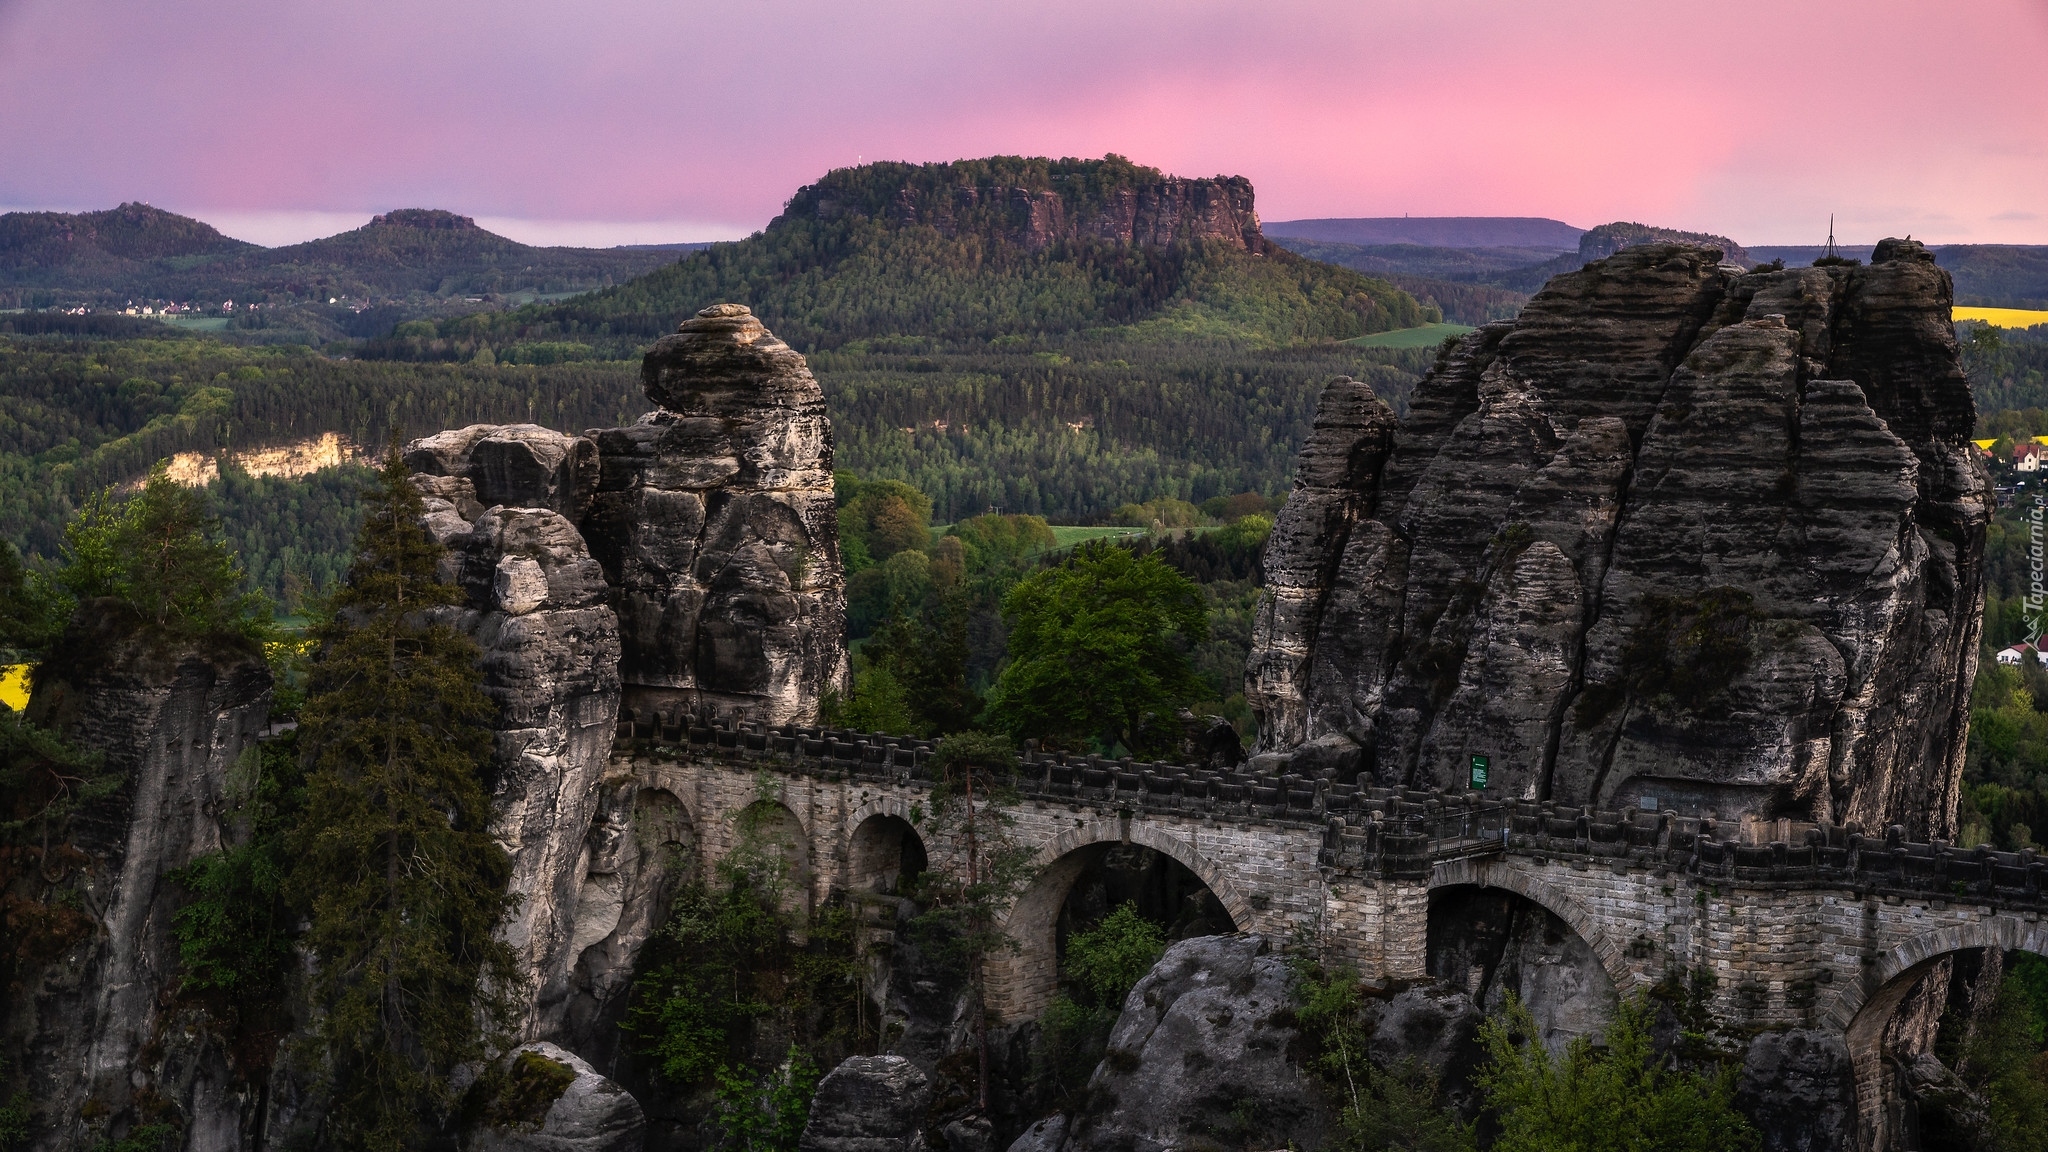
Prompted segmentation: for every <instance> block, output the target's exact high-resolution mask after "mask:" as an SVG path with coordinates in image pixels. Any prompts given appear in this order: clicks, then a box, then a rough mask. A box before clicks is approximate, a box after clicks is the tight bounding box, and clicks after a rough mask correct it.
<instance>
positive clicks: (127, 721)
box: [6, 605, 271, 1149]
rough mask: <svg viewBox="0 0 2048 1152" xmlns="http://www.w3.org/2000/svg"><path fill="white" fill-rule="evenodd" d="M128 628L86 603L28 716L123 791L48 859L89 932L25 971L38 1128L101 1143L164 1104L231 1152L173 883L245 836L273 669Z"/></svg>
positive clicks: (16, 1038) (215, 1060)
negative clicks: (187, 969)
mask: <svg viewBox="0 0 2048 1152" xmlns="http://www.w3.org/2000/svg"><path fill="white" fill-rule="evenodd" d="M100 607H101V608H102V609H103V608H104V606H103V605H102V606H100ZM121 623H122V621H121V620H120V619H119V618H117V617H115V616H114V615H112V614H110V613H104V612H99V613H96V612H95V608H94V606H93V605H87V606H86V607H85V608H84V609H83V610H82V611H81V612H80V613H79V616H78V618H77V620H76V621H75V622H74V624H73V627H72V632H71V634H70V635H69V636H67V637H66V639H65V641H64V643H63V644H62V645H61V646H60V649H59V653H58V655H57V656H55V657H53V658H52V660H51V661H50V662H49V663H48V664H46V665H45V666H44V668H43V671H42V674H41V675H39V677H38V680H37V683H36V690H35V695H34V697H33V699H32V700H31V701H30V708H29V713H30V717H31V718H32V719H34V720H35V721H36V722H37V723H39V724H41V725H44V726H46V727H48V728H51V729H53V730H55V731H57V732H59V733H61V734H63V735H64V736H66V737H67V738H68V739H70V740H71V741H72V742H73V744H74V745H75V746H76V747H78V748H79V749H81V750H83V751H88V752H95V753H98V754H99V755H100V756H101V757H102V761H101V767H102V769H103V770H106V771H108V772H111V773H113V774H115V775H117V776H118V777H119V779H120V785H119V790H118V791H117V792H116V793H115V795H114V797H113V798H112V799H111V800H110V801H107V802H103V803H101V804H98V805H95V806H94V807H93V808H92V809H91V810H90V812H89V814H81V817H80V818H77V819H74V820H73V821H72V825H71V828H70V830H69V835H68V836H67V837H66V842H65V843H64V844H61V845H54V846H52V847H53V849H54V850H53V851H52V852H51V853H50V854H49V856H48V857H46V858H45V859H44V860H43V861H42V862H41V866H40V879H41V880H43V881H45V882H47V883H49V884H50V885H52V887H53V888H55V889H57V890H58V893H59V894H60V897H61V895H62V894H67V893H68V894H69V895H71V896H73V897H74V898H75V899H73V900H71V901H70V903H71V904H72V905H73V906H75V907H77V908H79V909H82V910H83V911H84V912H85V913H86V914H87V916H88V917H89V918H90V921H91V923H90V925H88V926H87V927H86V929H85V930H84V931H81V932H79V933H77V934H75V935H74V936H73V938H72V941H71V943H70V944H69V945H68V947H66V948H65V950H64V951H63V952H62V954H60V955H58V956H56V957H54V958H53V960H52V962H51V963H48V964H47V965H45V966H43V967H42V969H41V971H40V972H21V973H17V975H18V976H19V977H21V978H23V979H24V983H25V984H26V987H24V988H23V989H22V990H21V992H20V993H18V994H14V995H10V996H9V997H8V998H7V1000H6V1008H7V1018H6V1028H7V1032H8V1033H9V1039H10V1040H11V1041H13V1043H12V1044H10V1045H9V1046H10V1047H17V1046H18V1049H17V1050H18V1051H19V1052H20V1053H21V1068H22V1070H23V1071H24V1072H26V1073H27V1074H28V1076H29V1077H30V1080H31V1083H30V1087H29V1096H30V1098H31V1100H33V1101H34V1103H35V1106H36V1109H37V1112H38V1114H39V1118H40V1123H38V1124H37V1125H36V1126H35V1129H34V1130H35V1132H36V1134H37V1138H38V1140H39V1143H37V1144H35V1145H33V1146H32V1147H35V1148H37V1149H45V1148H47V1149H57V1148H85V1147H92V1146H94V1145H95V1144H96V1143H97V1142H98V1141H99V1139H100V1138H101V1137H102V1136H103V1135H107V1134H108V1133H107V1132H106V1131H105V1130H104V1129H103V1126H104V1125H107V1124H109V1123H111V1124H112V1125H114V1129H113V1132H112V1134H114V1135H118V1134H119V1133H120V1132H121V1131H125V1130H126V1128H127V1127H128V1126H130V1125H132V1124H134V1123H136V1122H137V1121H136V1117H137V1115H138V1110H141V1109H144V1108H145V1107H146V1106H147V1105H148V1104H149V1103H150V1102H151V1101H152V1100H169V1101H174V1102H175V1103H176V1104H177V1106H178V1109H179V1110H180V1111H181V1112H182V1113H183V1114H184V1115H186V1116H187V1117H190V1118H191V1122H192V1125H193V1129H192V1133H193V1140H194V1143H192V1144H191V1146H192V1147H195V1148H197V1147H234V1146H236V1145H237V1143H238V1129H239V1127H240V1124H241V1117H242V1115H243V1110H244V1104H245V1103H246V1102H245V1101H244V1100H243V1099H242V1098H241V1092H242V1090H243V1089H242V1088H241V1087H238V1086H237V1085H236V1083H235V1080H234V1078H233V1077H232V1076H231V1075H230V1069H229V1064H228V1060H229V1056H228V1054H227V1053H225V1052H223V1051H222V1050H221V1047H220V1045H219V1043H218V1042H217V1041H215V1040H214V1039H213V1038H211V1036H210V1035H209V1034H208V1032H207V1031H206V1030H204V1029H198V1028H192V1027H187V1026H184V1024H183V1023H181V1022H180V1021H179V1020H178V1019H177V1017H178V1016H179V1014H180V1009H179V1008H178V1007H177V1006H176V1005H174V1004H173V1003H172V1001H171V998H170V995H169V994H170V993H171V992H173V991H175V989H176V981H177V970H178V946H177V942H176V941H175V940H174V939H173V938H172V935H171V929H172V918H173V916H174V914H175V913H176V911H177V909H178V908H179V907H181V906H182V903H183V895H182V893H181V892H179V891H178V890H177V889H176V887H175V885H173V884H172V882H171V881H170V880H169V879H168V878H167V877H168V874H169V873H171V872H173V871H175V870H176V869H178V868H182V867H184V866H185V865H187V864H190V863H191V862H192V861H193V859H194V858H195V857H197V856H200V855H203V854H205V853H208V852H215V851H219V850H220V849H221V848H223V847H225V846H227V845H229V844H232V843H233V842H234V841H235V840H236V838H237V836H238V835H239V831H238V829H236V828H235V827H233V825H232V821H231V819H230V811H231V809H232V807H233V803H232V800H231V797H230V791H231V790H232V789H234V788H237V787H247V786H248V782H247V779H246V778H241V779H236V778H232V777H231V773H232V772H233V770H234V769H235V767H236V764H237V761H239V760H241V759H242V756H243V753H244V752H246V751H248V750H249V749H250V748H251V747H252V746H253V745H254V743H255V741H256V737H257V736H258V735H259V734H260V733H261V731H262V729H263V726H264V724H265V722H266V720H267V718H268V716H269V711H270V689H271V680H270V672H269V669H268V668H267V667H266V666H265V664H264V662H263V658H262V656H261V655H260V654H257V653H253V652H246V651H241V650H216V649H199V648H184V647H174V648H168V649H166V648H160V647H157V646H153V645H151V644H149V643H146V642H144V641H142V640H140V639H139V638H138V637H137V636H135V635H134V634H133V633H132V632H131V633H126V634H124V633H123V631H122V628H121ZM66 653H75V654H79V656H78V657H77V658H66V655H65V654H66ZM52 903H53V904H62V903H65V901H64V900H63V899H61V898H59V899H56V900H53V901H52Z"/></svg>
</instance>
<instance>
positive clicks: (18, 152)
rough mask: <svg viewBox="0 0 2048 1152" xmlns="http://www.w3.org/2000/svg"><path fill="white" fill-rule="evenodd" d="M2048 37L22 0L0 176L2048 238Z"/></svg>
mask: <svg viewBox="0 0 2048 1152" xmlns="http://www.w3.org/2000/svg"><path fill="white" fill-rule="evenodd" d="M1902 45H1911V48H1912V50H1911V52H1910V53H1906V52H1903V51H1902V50H1901V46H1902ZM2044 57H2048V9H2044V8H2043V7H2042V6H2041V5H2039V4H2038V3H2035V2H2033V0H1969V2H1962V3H1954V4H1950V5H1946V6H1944V7H1943V9H1942V11H1941V13H1940V16H1939V18H1938V19H1931V18H1930V17H1929V14H1928V12H1927V10H1926V9H1925V8H1924V6H1922V5H1918V4H1913V3H1909V2H1907V0H1868V2H1862V3H1852V2H1850V0H1814V2H1811V3H1806V4H1802V5H1797V6H1791V7H1788V6H1785V5H1782V4H1778V3H1775V2H1766V0H1724V3H1722V4H1720V5H1718V6H1717V7H1716V8H1715V10H1714V14H1713V17H1712V18H1711V19H1703V18H1702V17H1701V15H1700V13H1699V12H1697V11H1696V10H1692V9H1689V8H1686V7H1684V6H1674V5H1644V4H1640V3H1636V2H1634V0H1570V2H1567V0H1542V2H1537V0H1526V2H1511V0H1436V2H1431V3H1423V2H1422V0H1271V2H1269V3H1267V4H1264V5H1261V6H1258V7H1257V8H1255V9H1248V8H1246V7H1245V6H1243V5H1242V4H1239V3H1235V2H1224V0H1108V2H1104V0H1037V2H1035V3H1033V4H1028V5H1026V4H1014V5H989V4H959V3H957V2H953V0H871V2H870V3H867V4H862V5H844V4H831V3H826V2H825V0H762V2H760V3H755V4H750V5H733V4H723V3H711V2H709V0H587V2H586V3H583V4H580V5H575V6H565V5H560V4H554V3H541V2H540V0H494V2H485V0H406V2H403V3H401V2H400V0H357V2H355V3H352V4H348V5H332V4H323V5H306V4H275V3H261V4H259V3H257V2H256V0H210V2H209V3H207V4H204V5H179V6H171V5H149V6H138V5H133V4H130V3H127V2H126V0H0V101H4V106H5V107H7V108H9V110H10V114H9V115H8V116H7V117H5V118H4V119H0V154H4V155H6V156H8V157H9V162H8V163H7V164H6V165H4V166H0V202H11V203H30V204H68V205H80V204H97V205H105V204H112V203H115V202H118V201H120V200H124V199H138V198H141V199H149V200H151V201H152V202H154V203H157V204H159V205H163V206H171V207H176V206H180V205H195V206H196V205H206V206H210V207H212V208H213V209H216V210H232V211H237V212H254V213H262V212H285V211H292V212H331V213H341V214H349V213H362V212H365V211H367V210H370V209H371V208H372V207H373V206H377V205H384V206H407V205H424V206H434V207H445V208H449V209H452V210H455V211H459V212H463V213H465V214H468V215H473V216H478V217H486V216H488V217H493V218H511V219H519V220H525V221H533V222H543V221H553V222H571V221H584V222H597V223H599V224H603V225H606V226H609V225H611V224H614V223H621V224H630V223H631V222H634V221H658V222H659V221H669V222H712V223H702V224H693V225H691V226H692V227H700V226H701V227H703V228H705V229H707V230H719V229H724V230H728V231H729V230H733V229H738V230H746V229H751V228H755V227H759V226H760V225H761V224H764V223H766V222H767V220H768V219H769V218H770V217H771V216H773V215H774V214H775V212H776V211H777V210H778V209H779V208H780V206H781V204H782V202H783V201H784V200H785V199H786V198H787V197H788V196H789V194H790V193H791V192H793V191H794V190H795V189H796V188H797V187H798V186H799V185H801V184H803V183H805V182H808V181H810V180H813V179H816V178H817V177H818V176H819V175H821V174H822V173H823V172H824V171H825V170H827V169H828V168H831V167H835V166H840V165H847V164H852V163H855V162H856V160H857V158H865V159H868V160H874V159H882V158H890V159H905V160H919V161H923V160H945V159H952V158H956V157H960V156H972V155H988V154H993V153H1037V154H1052V155H1098V156H1099V155H1101V154H1103V153H1105V152H1111V151H1114V152H1119V153H1123V154H1126V155H1129V156H1131V157H1133V158H1134V159H1137V160H1140V161H1141V162H1145V163H1150V164H1154V165H1157V166H1160V167H1163V168H1166V169H1169V170H1172V171H1176V172H1180V173H1182V174H1187V175H1208V174H1213V173H1218V172H1229V173H1239V174H1243V175H1247V176H1249V177H1251V178H1252V180H1253V181H1254V182H1255V184H1256V185H1257V186H1258V189H1259V194H1260V206H1261V211H1262V213H1263V214H1264V215H1265V216H1267V217H1268V218H1272V219H1282V218H1288V217H1298V216H1325V215H1383V214H1388V213H1400V212H1412V213H1415V214H1418V215H1423V214H1511V215H1546V216H1555V217H1558V218H1560V219H1566V220H1570V221H1572V222H1574V223H1577V224H1581V225H1587V224H1593V223H1598V222H1601V221H1604V220H1611V219H1617V218H1629V219H1643V220H1654V221H1657V222H1660V223H1667V224H1673V225H1679V226H1686V227H1697V228H1709V229H1711V230H1715V231H1723V232H1727V233H1729V234H1731V235H1734V236H1736V237H1737V238H1738V239H1741V240H1744V241H1745V242H1748V243H1767V242H1774V241H1782V240H1785V239H1787V238H1789V237H1794V236H1799V237H1803V236H1805V235H1806V234H1807V233H1808V232H1811V231H1812V228H1813V221H1814V220H1816V219H1818V220H1819V221H1821V226H1822V227H1823V228H1824V227H1825V219H1826V214H1827V212H1828V211H1829V209H1830V206H1831V205H1832V206H1835V207H1836V208H1837V209H1838V210H1839V209H1842V208H1844V207H1845V206H1847V205H1850V204H1851V203H1852V202H1862V201H1867V200H1870V199H1871V198H1872V196H1873V193H1875V194H1878V195H1881V196H1882V197H1883V198H1884V200H1885V201H1886V202H1887V203H1888V204H1893V205H1925V206H1929V207H1934V206H1938V207H1939V208H1940V209H1941V213H1942V214H1943V215H1945V216H1947V217H1948V218H1949V219H1948V222H1945V223H1944V224H1943V227H1944V228H1945V229H1953V231H1954V235H1949V236H1944V237H1943V238H1949V239H1965V238H1968V239H1992V238H2003V239H2034V240H2041V241H2048V235H2044V234H2041V233H2040V227H2039V225H2038V223H2037V222H2034V221H2027V220H2017V219H2008V218H2001V217H2000V216H1999V213H2001V212H2003V211H2005V210H2007V209H2008V208H2009V207H2010V205H2012V204H2014V203H2026V202H2029V201H2030V200H2031V199H2033V198H2035V197H2037V196H2038V194H2039V189H2040V188H2042V187H2048V147H2043V143H2044V132H2048V129H2044V127H2043V126H2044V125H2048V90H2044V88H2043V86H2042V85H2039V84H2038V83H2035V82H2033V81H2032V80H2031V77H2032V76H2033V75H2034V74H2035V72H2036V70H2037V68H2038V61H2039V60H2040V59H2042V58H2044ZM1912 211H1913V210H1912V209H1910V208H1909V209H1907V214H1908V216H1910V215H1911V213H1912ZM1900 219H1901V220H1904V219H1906V217H1901V218H1900ZM1869 223H1870V226H1871V227H1877V226H1879V220H1878V219H1877V217H1876V216H1875V215H1873V216H1872V219H1871V220H1870V222H1869ZM1895 223H1896V221H1893V220H1891V218H1890V217H1889V216H1887V217H1886V218H1885V222H1884V223H1883V226H1884V227H1892V226H1894V224H1895ZM663 226H664V227H666V226H667V225H663ZM1913 230H1914V231H1916V234H1917V233H1918V231H1920V230H1919V229H1913ZM536 234H538V233H536ZM563 234H564V235H566V234H568V233H563ZM592 234H596V233H592ZM636 235H637V233H636Z"/></svg>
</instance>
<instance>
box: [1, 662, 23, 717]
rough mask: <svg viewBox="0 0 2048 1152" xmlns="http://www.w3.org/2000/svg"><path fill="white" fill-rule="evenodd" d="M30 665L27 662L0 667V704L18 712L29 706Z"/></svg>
mask: <svg viewBox="0 0 2048 1152" xmlns="http://www.w3.org/2000/svg"><path fill="white" fill-rule="evenodd" d="M29 667H30V665H27V664H10V665H8V666H7V667H5V668H0V704H5V705H7V706H8V707H9V708H12V709H14V710H15V711H16V712H19V711H21V710H22V709H24V708H27V707H28V670H29Z"/></svg>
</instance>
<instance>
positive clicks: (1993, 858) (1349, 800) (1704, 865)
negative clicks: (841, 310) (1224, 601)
mask: <svg viewBox="0 0 2048 1152" xmlns="http://www.w3.org/2000/svg"><path fill="white" fill-rule="evenodd" d="M619 745H620V750H621V751H623V752H626V753H628V754H643V755H654V756H661V755H689V756H692V757H707V756H708V757H713V758H717V759H720V760H725V761H728V762H733V763H736V764H758V765H760V766H761V767H764V768H768V767H772V768H775V769H777V770H780V771H789V772H807V773H819V774H824V775H829V776H838V777H844V778H859V779H872V780H875V781H877V782H887V783H898V784H908V785H920V784H922V785H926V786H929V785H930V784H932V783H933V782H934V779H933V765H932V763H931V760H932V756H933V755H934V753H935V752H936V751H937V745H936V744H935V743H934V742H933V741H930V740H923V739H919V738H916V737H906V736H892V735H884V734H878V733H866V732H849V731H843V730H838V729H825V728H793V727H784V728H768V727H766V726H763V725H758V724H747V723H744V722H736V721H730V720H728V721H723V722H719V721H713V720H710V719H706V718H701V717H677V718H665V717H657V718H653V719H650V720H637V719H635V718H632V717H630V716H629V717H628V718H627V719H626V720H624V721H622V722H621V723H620V726H619ZM1016 784H1017V788H1018V791H1019V792H1020V793H1021V794H1023V795H1024V796H1025V797H1027V798H1031V799H1042V800H1054V801H1064V802H1072V803H1082V804H1091V805H1096V806H1102V807H1109V808H1114V809H1118V810H1125V811H1133V812H1157V813H1178V814H1183V815H1199V816H1201V817H1204V818H1209V819H1220V820H1241V821H1269V822H1273V823H1279V824H1287V825H1293V826H1297V827H1301V826H1306V827H1315V828H1320V829H1321V830H1322V834H1323V847H1322V852H1321V863H1322V865H1323V866H1324V867H1328V868H1334V869H1342V870H1347V871H1354V872H1361V873H1367V874H1381V875H1390V876H1419V875H1426V874H1427V873H1428V870H1429V868H1430V867H1431V865H1432V864H1434V863H1435V862H1437V861H1441V860H1446V859H1455V858H1458V857H1464V856H1474V855H1488V854H1496V853H1504V854H1508V855H1515V856H1537V857H1544V858H1550V857H1561V858H1571V859H1586V860H1589V861H1592V860H1599V861H1605V862H1609V863H1612V864H1617V865H1621V866H1624V867H1642V868H1651V869H1656V868H1664V869H1673V870H1680V871H1685V872H1688V873H1691V874H1695V875H1698V876H1700V877H1702V878H1704V879H1708V880H1719V881H1725V882H1727V883H1730V884H1740V885H1799V886H1827V887H1838V888H1848V889H1854V890H1859V891H1865V892H1870V893H1875V894H1882V895H1898V896H1914V897H1924V898H1929V899H1957V900H1963V899H1976V900H1992V901H1997V902H2001V903H2007V904H2022V905H2032V906H2040V907H2042V908H2044V909H2048V858H2044V857H2041V856H2038V855H2036V854H2035V853H2034V852H2032V851H2024V852H1998V851H1994V850H1992V849H1991V848H1989V847H1977V848H1972V849H1961V848H1957V847H1955V846H1953V845H1950V844H1948V843H1946V842H1943V841H1939V840H1937V841H1934V842H1932V843H1927V844H1916V843H1911V842H1909V841H1907V840H1906V839H1905V836H1904V829H1903V828H1900V827H1898V826H1896V825H1895V826H1893V827H1891V828H1887V829H1884V830H1882V831H1881V832H1879V833H1878V834H1876V835H1871V834H1866V833H1865V832H1864V831H1863V830H1862V829H1860V828H1857V827H1855V826H1854V825H1841V824H1831V823H1810V822H1798V821H1789V820H1768V821H1754V820H1717V819H1715V818H1713V817H1706V816H1688V815H1681V814H1679V813H1677V812H1674V811H1663V812H1642V811H1615V810H1602V809H1585V808H1576V807H1571V806H1568V805H1560V804H1557V803H1555V802H1553V801H1532V800H1510V801H1497V800H1491V801H1490V800H1487V799H1485V798H1484V794H1483V793H1476V792H1445V791H1431V790H1423V789H1413V788H1385V787H1375V786H1369V785H1356V784H1344V783H1338V782H1336V781H1332V780H1328V779H1314V778H1309V777H1304V776H1299V775H1294V774H1289V773H1279V774H1272V773H1266V774H1260V773H1251V772H1245V771H1241V770H1239V769H1237V768H1226V767H1219V766H1211V765H1175V764H1165V763H1157V762H1142V761H1134V760H1131V759H1129V758H1124V759H1109V758H1106V757H1102V756H1094V755H1075V754H1071V753H1050V752H1043V751H1039V750H1037V749H1035V748H1028V747H1027V749H1026V750H1025V751H1024V752H1023V753H1022V754H1021V756H1020V757H1019V765H1018V771H1017V776H1016Z"/></svg>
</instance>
